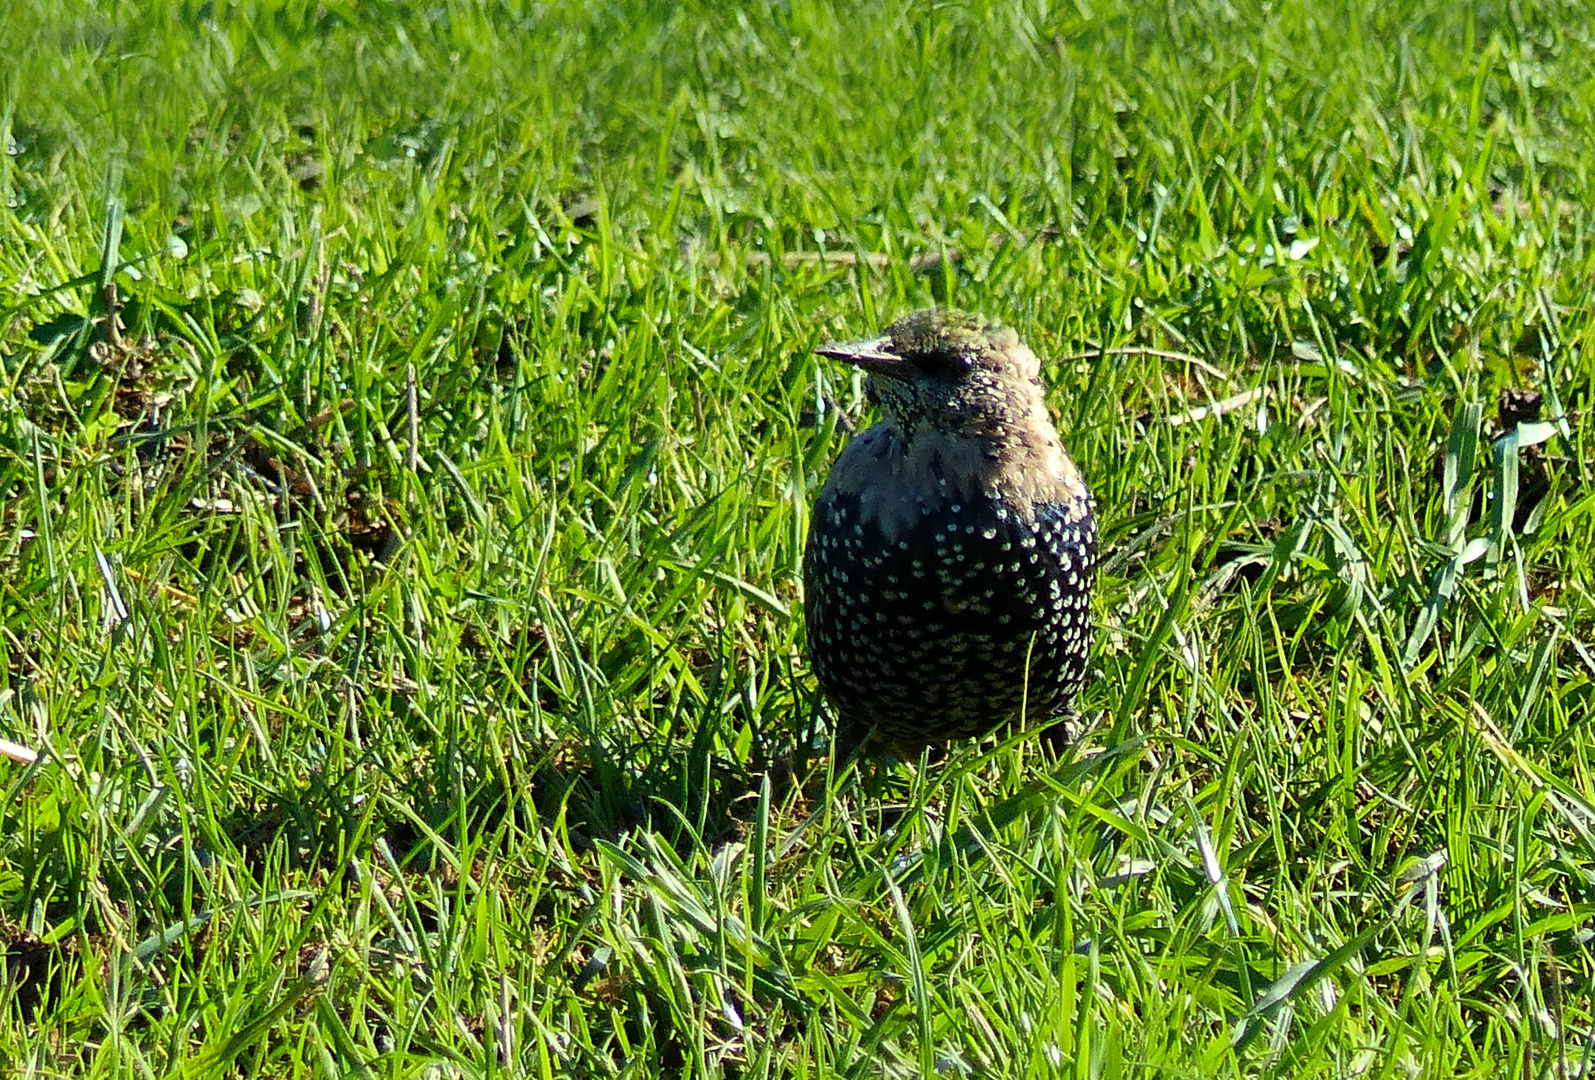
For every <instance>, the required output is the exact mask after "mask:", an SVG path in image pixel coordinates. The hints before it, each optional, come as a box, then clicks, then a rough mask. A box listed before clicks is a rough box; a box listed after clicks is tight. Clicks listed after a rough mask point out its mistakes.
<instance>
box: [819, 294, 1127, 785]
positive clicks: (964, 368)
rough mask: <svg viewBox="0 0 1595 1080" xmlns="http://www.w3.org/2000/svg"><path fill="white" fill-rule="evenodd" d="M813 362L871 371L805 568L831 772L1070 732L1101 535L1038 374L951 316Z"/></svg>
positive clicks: (1006, 337)
mask: <svg viewBox="0 0 1595 1080" xmlns="http://www.w3.org/2000/svg"><path fill="white" fill-rule="evenodd" d="M816 352H817V354H818V355H819V356H822V357H826V358H828V359H831V360H838V361H841V362H842V363H844V364H851V365H852V366H854V367H857V368H860V369H862V370H863V371H864V372H865V373H866V379H865V383H864V386H865V393H866V396H867V397H868V399H869V401H870V402H871V403H872V404H874V405H876V406H877V407H878V408H879V410H880V414H881V417H880V420H879V421H878V422H877V423H875V424H874V425H873V426H871V427H869V428H867V429H866V430H864V431H863V432H861V433H859V434H857V435H855V436H854V437H853V438H852V440H851V441H850V442H849V443H848V444H847V446H846V447H845V448H844V449H843V450H842V452H841V454H840V455H838V457H837V459H836V462H835V463H834V464H833V465H832V467H831V470H830V473H829V475H828V476H827V478H826V480H825V483H824V485H823V487H822V488H821V489H820V493H819V495H818V496H817V497H816V498H815V500H814V504H813V507H812V509H811V512H810V515H809V530H808V538H807V541H806V543H805V545H804V552H803V613H804V622H805V625H806V633H807V641H808V651H809V656H810V662H811V665H812V667H813V669H814V672H815V675H816V677H817V680H818V683H819V686H820V688H821V690H822V691H823V692H824V694H825V696H826V698H827V699H828V700H829V701H830V702H831V705H832V707H833V709H834V710H835V711H836V713H837V718H838V729H837V736H836V739H835V742H834V744H833V745H834V746H835V747H836V748H837V750H836V753H837V754H838V756H842V755H844V754H845V755H851V753H852V751H853V750H854V749H856V748H857V747H859V746H860V745H866V744H867V745H872V746H878V745H881V744H883V743H884V744H885V745H886V746H888V747H889V748H891V749H892V750H894V751H896V752H898V753H900V754H905V755H906V754H910V753H912V754H916V755H917V753H918V752H920V751H922V750H924V749H925V748H926V747H936V746H944V745H946V744H948V743H951V742H954V741H956V740H961V739H968V738H974V737H977V736H982V735H987V734H990V733H992V732H994V731H997V730H999V729H1006V728H1010V727H1011V726H1012V725H1013V724H1014V723H1015V722H1017V721H1019V720H1021V719H1022V720H1023V721H1024V722H1025V724H1026V725H1027V726H1029V725H1032V724H1036V723H1038V722H1042V721H1045V722H1047V723H1048V724H1049V728H1048V730H1049V732H1055V731H1058V730H1062V731H1067V730H1068V726H1067V724H1066V723H1060V721H1063V720H1065V719H1066V718H1067V717H1068V716H1069V713H1070V707H1071V704H1072V702H1073V700H1074V698H1075V695H1076V693H1077V692H1078V691H1079V690H1080V689H1081V687H1082V685H1083V684H1084V682H1085V678H1086V672H1087V660H1088V656H1089V652H1090V646H1091V588H1092V581H1093V577H1094V572H1095V569H1096V562H1097V528H1096V515H1095V511H1094V507H1093V502H1092V496H1091V491H1090V489H1089V488H1088V487H1087V485H1086V482H1085V480H1084V478H1083V477H1082V476H1081V473H1080V470H1079V468H1078V466H1076V464H1075V462H1074V460H1073V459H1072V458H1071V457H1070V456H1069V454H1068V452H1067V451H1066V450H1065V449H1064V446H1063V442H1062V440H1061V439H1060V438H1059V436H1058V431H1057V428H1056V427H1055V426H1054V424H1053V421H1052V416H1051V414H1050V413H1049V412H1048V409H1047V405H1046V401H1045V397H1044V390H1043V385H1042V382H1041V364H1040V361H1039V360H1038V359H1037V357H1036V354H1035V353H1033V352H1031V350H1030V349H1028V348H1027V347H1026V346H1025V345H1024V344H1023V342H1021V341H1020V340H1019V337H1018V335H1017V334H1016V333H1015V332H1014V331H1013V330H1011V329H1009V328H1008V327H1006V326H1003V325H1002V324H1000V323H997V322H993V321H990V320H987V319H986V318H984V317H982V316H980V315H976V314H971V313H968V312H964V311H959V310H956V309H952V308H929V309H926V310H922V311H916V312H913V313H911V314H908V315H905V316H903V317H902V318H899V319H898V320H897V321H896V322H893V323H892V324H891V325H890V326H888V327H887V328H886V330H885V332H884V333H883V334H882V335H881V336H880V337H877V338H873V339H870V340H867V341H858V342H853V343H851V344H829V345H825V346H823V347H821V348H819V349H818V350H816ZM1051 741H1053V739H1052V738H1049V742H1051Z"/></svg>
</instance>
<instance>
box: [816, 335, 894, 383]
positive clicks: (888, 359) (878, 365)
mask: <svg viewBox="0 0 1595 1080" xmlns="http://www.w3.org/2000/svg"><path fill="white" fill-rule="evenodd" d="M891 344H892V339H891V338H889V337H878V338H872V339H871V340H869V341H850V342H846V343H842V344H834V343H833V344H830V345H822V346H820V347H819V348H818V349H815V350H814V352H815V354H816V355H819V356H824V357H828V358H829V359H831V360H840V361H842V362H843V363H844V364H852V365H853V366H854V367H861V368H863V369H864V370H865V371H875V372H879V373H880V374H882V375H896V374H898V373H899V372H901V370H902V367H903V358H902V357H901V356H898V355H897V354H896V353H893V352H892V351H891Z"/></svg>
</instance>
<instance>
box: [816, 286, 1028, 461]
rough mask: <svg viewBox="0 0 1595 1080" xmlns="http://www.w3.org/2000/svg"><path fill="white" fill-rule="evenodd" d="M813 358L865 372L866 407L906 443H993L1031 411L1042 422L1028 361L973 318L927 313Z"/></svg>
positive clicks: (1002, 330) (1003, 334) (1015, 343)
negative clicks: (928, 435)
mask: <svg viewBox="0 0 1595 1080" xmlns="http://www.w3.org/2000/svg"><path fill="white" fill-rule="evenodd" d="M817 351H818V353H819V355H821V356H825V357H829V358H831V359H833V360H841V361H844V362H846V363H849V364H852V365H854V366H855V367H859V368H862V369H863V370H864V371H866V372H868V373H869V380H868V382H867V383H866V384H865V391H866V393H867V394H868V395H869V399H870V401H872V402H873V403H875V404H876V405H879V406H880V407H881V409H882V410H884V411H885V413H886V415H887V416H888V417H889V418H890V419H891V420H892V421H894V422H895V423H896V424H897V425H898V426H899V427H900V428H902V429H903V431H904V433H905V434H906V435H907V436H908V437H909V438H913V437H914V436H915V435H916V434H917V433H920V432H935V433H938V434H941V435H945V436H952V437H955V438H956V437H963V438H975V439H983V440H993V439H994V440H997V441H999V442H1000V441H1003V440H1004V439H1006V438H1007V437H1009V436H1010V435H1013V434H1017V433H1018V431H1019V430H1020V429H1022V428H1023V427H1025V426H1026V425H1028V424H1030V423H1032V422H1033V421H1034V418H1035V417H1036V416H1037V414H1038V411H1039V415H1040V416H1042V417H1043V418H1044V417H1045V415H1046V411H1045V406H1043V405H1042V403H1041V402H1042V394H1041V378H1040V372H1041V365H1040V362H1039V361H1037V359H1036V355H1035V354H1034V353H1033V352H1031V351H1030V350H1029V349H1027V348H1026V347H1025V346H1024V344H1023V343H1021V342H1020V340H1019V338H1018V336H1017V335H1016V334H1015V333H1014V332H1013V331H1012V330H1010V329H1008V328H1007V327H1005V326H1002V325H1001V324H999V323H994V322H990V321H988V320H986V319H984V318H982V317H981V316H979V315H971V314H969V313H967V312H963V311H956V310H953V309H951V308H929V309H927V310H924V311H916V312H914V313H913V314H911V315H905V316H903V317H902V318H900V319H898V320H897V321H896V322H894V323H892V325H891V326H888V327H887V328H886V332H885V333H884V334H882V335H881V336H880V337H878V338H873V339H871V340H869V341H859V342H853V343H851V344H838V345H826V346H824V347H823V348H821V349H819V350H817ZM1048 427H1049V429H1050V424H1048Z"/></svg>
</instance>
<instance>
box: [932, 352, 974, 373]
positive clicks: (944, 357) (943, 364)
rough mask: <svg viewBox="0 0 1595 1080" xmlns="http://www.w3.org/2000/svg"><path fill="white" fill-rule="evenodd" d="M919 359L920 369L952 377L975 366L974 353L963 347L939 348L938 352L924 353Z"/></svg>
mask: <svg viewBox="0 0 1595 1080" xmlns="http://www.w3.org/2000/svg"><path fill="white" fill-rule="evenodd" d="M918 360H919V366H920V369H921V370H922V371H924V372H926V373H927V374H930V375H942V376H946V377H950V378H957V377H958V376H960V375H962V374H964V373H965V372H966V371H968V370H969V369H970V368H972V367H974V366H975V357H974V355H973V354H971V353H969V352H966V351H964V350H962V349H939V350H937V351H936V352H928V353H922V354H921V355H920V356H919V357H918Z"/></svg>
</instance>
